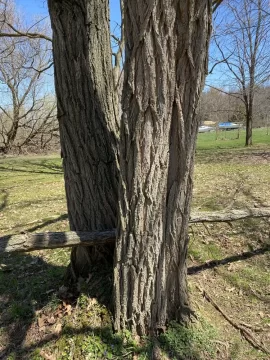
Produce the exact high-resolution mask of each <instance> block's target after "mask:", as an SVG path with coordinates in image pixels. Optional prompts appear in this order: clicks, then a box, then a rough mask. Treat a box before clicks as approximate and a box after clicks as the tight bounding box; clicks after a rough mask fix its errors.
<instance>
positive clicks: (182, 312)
mask: <svg viewBox="0 0 270 360" xmlns="http://www.w3.org/2000/svg"><path fill="white" fill-rule="evenodd" d="M210 6H211V2H209V1H207V0H191V1H172V0H169V1H166V2H163V1H155V2H152V1H146V2H145V1H143V0H138V1H128V0H126V1H124V28H125V39H126V51H125V60H126V63H125V72H124V73H125V79H124V90H123V115H122V122H121V150H120V168H121V182H120V198H119V204H120V214H119V218H120V221H119V222H120V225H119V229H118V232H119V236H118V238H117V241H116V257H115V272H114V297H115V327H116V329H118V330H119V329H125V328H128V329H131V331H132V332H134V333H138V334H140V335H142V334H146V333H148V332H149V331H155V330H158V329H159V328H163V327H164V326H166V324H167V322H168V321H170V320H172V319H176V320H178V321H181V320H186V319H187V317H188V316H189V315H190V308H189V301H188V293H187V282H186V275H187V268H186V254H187V246H188V234H187V228H188V221H189V213H190V201H191V193H192V175H193V160H194V152H195V141H196V135H197V130H198V119H197V117H196V108H197V105H198V101H199V97H200V94H201V91H202V87H203V85H204V79H205V73H206V69H207V53H208V44H209V38H210V32H211V8H210Z"/></svg>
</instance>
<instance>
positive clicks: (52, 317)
mask: <svg viewBox="0 0 270 360" xmlns="http://www.w3.org/2000/svg"><path fill="white" fill-rule="evenodd" d="M47 322H48V324H50V325H53V324H55V323H56V320H55V317H54V316H51V317H50V318H47Z"/></svg>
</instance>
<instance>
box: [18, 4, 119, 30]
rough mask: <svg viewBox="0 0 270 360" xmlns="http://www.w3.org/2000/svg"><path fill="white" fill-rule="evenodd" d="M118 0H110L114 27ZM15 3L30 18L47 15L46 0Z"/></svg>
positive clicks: (116, 21)
mask: <svg viewBox="0 0 270 360" xmlns="http://www.w3.org/2000/svg"><path fill="white" fill-rule="evenodd" d="M119 2H120V1H119V0H110V13H111V27H112V29H113V28H114V27H115V25H116V23H118V24H120V22H121V14H120V5H119ZM15 3H16V4H17V5H18V6H19V7H20V8H21V10H22V11H23V13H24V14H25V15H26V18H28V16H29V17H30V18H31V17H33V16H36V15H41V16H46V15H48V6H47V0H15Z"/></svg>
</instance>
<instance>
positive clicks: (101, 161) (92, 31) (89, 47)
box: [48, 0, 118, 279]
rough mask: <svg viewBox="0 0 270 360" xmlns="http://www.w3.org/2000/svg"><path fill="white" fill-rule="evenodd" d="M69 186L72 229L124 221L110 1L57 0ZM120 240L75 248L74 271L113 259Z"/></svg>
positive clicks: (58, 76)
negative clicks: (120, 203) (119, 209)
mask: <svg viewBox="0 0 270 360" xmlns="http://www.w3.org/2000/svg"><path fill="white" fill-rule="evenodd" d="M48 4H49V11H50V17H51V22H52V29H53V55H54V66H55V87H56V94H57V102H58V119H59V130H60V139H61V153H62V157H63V167H64V178H65V189H66V197H67V206H68V216H69V223H70V228H71V230H74V231H89V230H90V231H92V230H104V229H112V228H114V227H115V226H116V213H117V195H118V170H117V150H116V149H117V145H118V144H117V141H118V140H117V136H118V135H117V134H118V124H117V110H116V109H117V107H118V105H117V106H115V97H114V96H115V95H114V91H113V78H112V64H111V47H110V32H109V11H108V1H107V0H91V1H90V0H61V1H54V0H49V1H48ZM113 252H114V245H108V246H102V247H101V246H100V247H93V248H86V247H81V246H77V247H75V248H74V249H73V250H72V254H71V265H70V267H69V270H70V272H69V277H71V276H70V275H72V278H73V279H77V278H78V277H79V276H82V277H85V276H87V275H88V274H89V273H90V272H91V271H92V270H93V269H94V268H96V269H97V272H99V271H100V270H102V269H103V268H104V264H105V263H111V264H112V263H113Z"/></svg>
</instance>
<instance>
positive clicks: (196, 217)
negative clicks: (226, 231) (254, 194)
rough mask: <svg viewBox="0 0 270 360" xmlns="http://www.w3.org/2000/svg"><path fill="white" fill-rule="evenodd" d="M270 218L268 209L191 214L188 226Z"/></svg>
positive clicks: (269, 209)
mask: <svg viewBox="0 0 270 360" xmlns="http://www.w3.org/2000/svg"><path fill="white" fill-rule="evenodd" d="M261 217H270V208H252V209H244V210H229V211H214V212H208V211H205V212H198V213H192V214H191V217H190V221H189V222H190V224H194V223H203V222H211V223H213V222H230V221H236V220H242V219H248V218H261Z"/></svg>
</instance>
